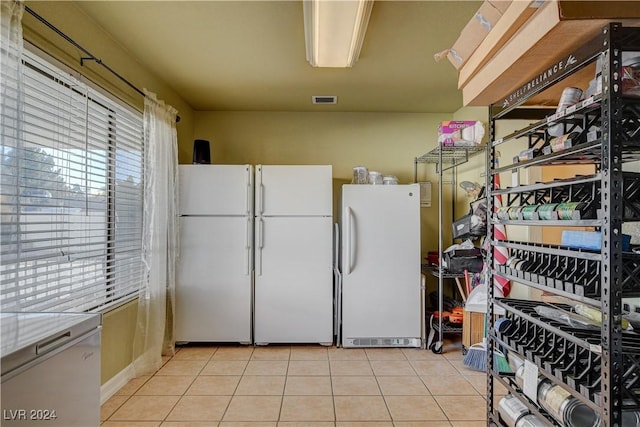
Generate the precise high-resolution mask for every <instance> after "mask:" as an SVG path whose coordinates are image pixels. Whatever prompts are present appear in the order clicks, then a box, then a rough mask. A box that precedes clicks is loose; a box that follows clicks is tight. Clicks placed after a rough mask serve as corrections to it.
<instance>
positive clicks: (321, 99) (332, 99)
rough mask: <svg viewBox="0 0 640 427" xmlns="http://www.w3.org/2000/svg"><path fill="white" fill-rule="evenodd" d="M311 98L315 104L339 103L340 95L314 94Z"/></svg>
mask: <svg viewBox="0 0 640 427" xmlns="http://www.w3.org/2000/svg"><path fill="white" fill-rule="evenodd" d="M311 99H312V100H313V103H314V104H337V103H338V97H337V96H335V95H330V96H318V95H314V96H312V97H311Z"/></svg>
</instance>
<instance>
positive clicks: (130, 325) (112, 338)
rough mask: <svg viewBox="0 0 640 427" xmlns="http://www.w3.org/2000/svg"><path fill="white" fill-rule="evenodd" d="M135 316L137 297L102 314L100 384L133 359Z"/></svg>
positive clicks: (136, 313) (136, 312)
mask: <svg viewBox="0 0 640 427" xmlns="http://www.w3.org/2000/svg"><path fill="white" fill-rule="evenodd" d="M137 316H138V300H137V299H134V300H133V301H130V302H128V303H126V304H124V305H122V306H120V307H118V308H116V309H114V310H111V311H109V312H107V313H104V315H103V316H102V352H101V370H100V383H101V384H104V383H105V382H107V381H109V379H111V378H112V377H113V376H114V375H116V374H117V373H118V372H120V371H121V370H123V369H124V368H126V367H127V366H128V365H129V364H130V363H131V362H132V361H133V336H134V334H135V326H136V319H137Z"/></svg>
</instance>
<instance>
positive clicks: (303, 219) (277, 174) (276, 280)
mask: <svg viewBox="0 0 640 427" xmlns="http://www.w3.org/2000/svg"><path fill="white" fill-rule="evenodd" d="M332 214H333V184H332V168H331V166H325V165H313V166H276V165H258V166H256V176H255V267H254V268H255V276H254V277H255V284H254V293H255V295H254V341H255V343H256V344H259V345H265V344H270V343H321V344H326V345H330V344H332V342H333V263H332V254H333V248H332V241H333V231H332V222H333V221H332Z"/></svg>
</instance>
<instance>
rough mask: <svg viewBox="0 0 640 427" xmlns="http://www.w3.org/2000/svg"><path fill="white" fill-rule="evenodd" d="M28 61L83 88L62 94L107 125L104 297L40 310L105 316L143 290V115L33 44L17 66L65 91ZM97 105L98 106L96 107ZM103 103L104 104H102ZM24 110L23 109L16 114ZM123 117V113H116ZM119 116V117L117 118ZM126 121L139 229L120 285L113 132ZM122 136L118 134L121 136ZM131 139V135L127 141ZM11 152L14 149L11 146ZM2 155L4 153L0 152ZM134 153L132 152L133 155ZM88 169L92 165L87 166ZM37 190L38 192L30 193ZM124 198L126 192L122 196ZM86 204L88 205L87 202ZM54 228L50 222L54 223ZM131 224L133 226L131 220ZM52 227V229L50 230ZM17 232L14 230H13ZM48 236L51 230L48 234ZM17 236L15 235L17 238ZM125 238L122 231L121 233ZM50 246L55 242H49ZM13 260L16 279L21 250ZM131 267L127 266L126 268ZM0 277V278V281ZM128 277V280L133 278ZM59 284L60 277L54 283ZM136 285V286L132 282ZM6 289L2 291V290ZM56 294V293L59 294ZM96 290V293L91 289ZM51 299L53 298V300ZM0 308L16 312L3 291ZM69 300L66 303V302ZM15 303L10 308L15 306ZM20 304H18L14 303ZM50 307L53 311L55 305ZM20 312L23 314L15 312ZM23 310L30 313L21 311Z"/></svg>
mask: <svg viewBox="0 0 640 427" xmlns="http://www.w3.org/2000/svg"><path fill="white" fill-rule="evenodd" d="M30 56H32V57H34V58H36V60H37V61H43V62H45V63H46V64H47V66H49V67H51V68H52V69H55V71H56V72H60V73H61V74H62V75H65V76H68V77H70V79H72V80H75V81H77V82H79V83H80V84H81V85H82V91H84V93H82V91H78V90H77V89H75V88H73V87H70V86H68V85H67V89H68V90H70V91H75V92H77V93H78V94H80V95H81V96H83V97H84V99H85V102H86V103H87V111H88V109H89V103H95V104H96V105H99V106H100V107H102V108H104V110H105V111H106V117H107V118H108V119H107V121H106V126H105V128H104V130H105V132H106V133H105V136H106V139H105V146H104V151H105V162H104V169H102V170H103V172H104V174H105V181H106V185H105V194H106V196H105V204H106V206H105V222H104V224H105V225H106V229H105V237H104V239H103V241H102V242H101V244H103V250H104V254H103V255H100V257H102V258H103V259H104V261H103V267H102V273H101V274H102V276H103V280H104V291H100V293H103V295H102V296H101V297H96V296H92V297H90V298H86V299H85V298H84V297H82V298H79V299H78V300H77V301H76V302H75V303H73V306H72V307H67V306H65V307H64V309H63V310H45V311H83V312H94V313H104V312H107V311H111V310H113V309H115V308H117V307H119V306H121V305H123V304H126V303H128V302H130V301H132V300H134V299H136V298H138V297H139V296H140V292H141V290H142V285H143V277H144V271H143V269H142V237H143V236H142V220H141V218H142V214H143V212H144V197H142V192H143V191H144V185H145V182H144V158H145V155H146V151H145V144H144V129H143V126H144V118H143V113H142V111H140V109H138V108H135V107H133V106H132V105H131V104H129V103H128V102H126V101H123V100H122V99H120V98H118V97H117V96H115V95H113V94H112V93H110V92H108V91H107V90H105V89H103V88H101V87H100V86H98V85H96V84H95V83H93V82H92V81H90V80H89V79H88V78H87V77H85V76H83V75H82V74H81V73H79V72H78V71H77V70H73V69H72V68H70V67H68V66H67V65H65V64H63V63H61V62H60V61H59V60H57V59H55V58H53V57H52V56H51V55H49V54H47V53H46V52H43V51H42V50H40V49H39V48H38V47H36V46H35V45H33V44H31V43H28V42H27V41H25V42H24V52H23V58H22V66H23V67H30V68H31V69H32V70H34V71H37V72H39V73H40V74H42V75H43V76H46V78H50V79H52V80H53V81H54V82H57V83H59V84H61V85H63V86H64V83H63V82H62V81H59V80H58V79H57V76H56V75H50V74H48V73H47V72H46V71H47V70H44V69H41V68H38V67H37V66H35V65H29V62H30V61H33V60H32V59H31V58H30ZM24 93H25V89H24V87H23V89H22V91H21V94H20V95H21V96H24ZM101 101H102V102H101ZM109 102H112V103H113V104H114V106H110V105H108V104H109ZM103 104H104V105H103ZM121 109H122V110H123V111H124V112H125V113H128V114H130V115H131V116H127V117H125V118H124V119H122V118H120V122H118V117H119V116H118V112H120V110H121ZM21 111H24V110H21ZM18 114H19V115H20V114H22V112H20V113H18ZM120 114H122V113H120ZM120 117H122V116H120ZM131 118H135V122H134V121H133V120H132V121H131V123H134V124H135V126H134V127H132V129H134V131H135V132H134V133H133V135H135V136H136V138H133V139H132V141H137V140H138V136H139V147H138V146H134V148H133V149H134V150H138V149H139V154H140V156H139V164H136V165H135V167H134V168H132V169H135V172H138V173H139V182H138V183H137V185H138V190H139V191H138V192H137V193H136V195H137V194H138V193H140V194H139V197H138V198H137V199H135V200H136V202H137V201H138V200H139V204H136V205H134V209H133V210H134V211H136V212H137V213H138V215H139V218H136V221H138V220H139V223H140V224H139V225H140V229H139V230H134V231H135V234H134V239H129V237H126V238H125V241H124V243H125V246H127V245H130V244H131V242H133V241H135V240H136V239H135V238H136V237H137V236H138V235H139V239H137V240H138V241H137V244H136V245H134V246H133V249H129V248H127V249H125V250H126V252H127V253H128V252H129V251H131V250H133V252H134V256H133V259H134V261H126V262H125V263H124V264H126V266H125V267H121V268H122V269H126V268H129V269H131V268H132V269H131V270H127V274H126V275H125V276H126V277H125V279H126V280H123V282H122V283H118V281H117V280H118V278H119V269H118V267H119V261H120V260H121V258H119V257H118V255H119V252H118V243H121V242H120V241H119V240H118V238H119V235H118V231H119V230H118V224H117V222H118V217H117V210H116V206H117V203H116V201H117V199H118V167H117V165H118V158H117V157H118V150H121V149H122V150H123V149H124V148H123V147H120V148H119V145H118V142H119V141H120V139H119V138H118V131H121V130H122V126H125V127H127V126H129V125H130V123H129V121H128V120H130V119H131ZM123 120H125V122H124V124H123ZM24 123H25V120H24V118H21V121H20V124H19V125H20V126H21V127H22V126H24ZM90 125H91V122H90V119H89V113H88V112H87V118H86V122H85V129H87V132H88V129H89V126H90ZM128 131H129V129H127V130H125V131H124V132H128ZM120 133H122V132H120ZM128 137H130V136H128ZM128 137H125V146H126V147H128V145H127V144H126V143H129V142H130V141H129V139H127V138H128ZM87 138H88V136H87V137H85V148H84V151H83V152H82V153H83V158H84V159H85V161H87V162H88V160H87V159H88V158H89V157H90V155H89V152H90V150H89V148H88V145H87V144H88V139H87ZM20 141H21V142H22V143H23V144H19V145H18V147H20V146H21V147H22V148H23V149H24V147H26V146H27V145H28V142H27V141H26V139H25V137H24V135H22V136H21V138H20ZM3 148H4V147H3ZM14 148H16V147H14ZM51 149H52V150H56V149H57V148H55V147H51ZM3 153H4V151H3ZM136 153H137V151H136ZM135 159H136V162H137V159H138V158H137V157H136V158H135ZM92 168H93V166H92ZM125 169H127V170H128V168H126V167H125ZM85 173H86V176H85V178H84V179H85V182H87V181H88V180H89V171H88V169H87V170H86V171H85ZM20 188H21V186H20V184H19V183H18V181H17V178H16V203H15V208H16V209H17V210H20V209H21V206H20V203H21V202H20V200H21V198H22V197H21V195H20ZM35 190H38V189H35ZM125 193H126V191H125ZM0 194H4V193H3V192H0ZM88 198H89V197H88V193H85V200H88ZM87 203H88V202H87ZM87 206H88V204H87ZM19 215H20V214H18V213H16V217H19ZM54 224H55V223H54ZM134 224H136V223H135V221H134ZM52 226H53V225H52ZM16 230H17V229H16ZM50 231H51V230H50ZM18 234H20V233H18ZM125 234H126V232H125ZM20 241H21V238H19V237H18V238H17V241H16V245H17V246H19V245H20ZM54 241H55V240H54ZM15 253H16V255H17V257H18V260H17V261H15V264H16V266H17V267H16V268H15V271H16V274H18V272H19V271H21V268H22V267H20V257H21V250H20V249H17V250H16V252H15ZM136 258H137V259H139V262H138V264H139V265H138V266H136V261H135V259H136ZM131 266H132V267H131ZM129 271H132V273H129ZM0 277H2V276H0ZM132 278H133V279H132ZM2 279H3V280H4V277H2ZM14 280H16V283H19V279H14ZM57 280H59V278H58V279H57ZM136 282H137V283H136ZM75 284H76V283H75V282H72V283H71V284H69V285H68V286H69V287H72V286H73V285H75ZM5 285H6V284H4V283H3V284H2V286H1V288H5ZM12 286H13V288H14V291H13V292H18V290H19V288H20V286H19V285H12ZM91 286H96V285H95V284H94V285H90V286H86V285H81V286H80V289H81V290H85V289H88V290H91V289H92V288H91ZM61 287H63V286H61V285H60V286H58V288H61ZM5 289H6V288H5ZM5 289H1V290H2V291H4V290H5ZM45 289H49V288H48V285H47V286H45ZM58 290H59V289H58ZM96 291H97V288H96ZM40 292H42V291H39V292H36V294H38V295H39V293H40ZM120 292H122V293H123V294H122V295H118V293H120ZM54 298H56V297H55V296H54ZM0 299H1V300H0V305H1V306H2V311H15V310H11V308H9V309H6V308H5V307H4V305H5V301H4V299H5V298H4V292H2V294H0ZM11 300H17V301H20V300H21V299H20V298H17V297H12V298H11ZM67 301H68V300H67ZM91 301H94V302H95V305H93V306H91V307H89V308H83V309H82V310H80V309H79V307H85V306H86V304H87V303H89V302H91ZM15 304H18V302H16V303H15ZM15 304H14V306H15ZM18 305H19V304H18ZM54 308H55V306H54ZM20 311H23V310H20ZM24 311H29V310H28V309H27V310H24Z"/></svg>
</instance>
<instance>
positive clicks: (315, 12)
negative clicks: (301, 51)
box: [303, 0, 373, 68]
mask: <svg viewBox="0 0 640 427" xmlns="http://www.w3.org/2000/svg"><path fill="white" fill-rule="evenodd" d="M372 8H373V0H303V10H304V33H305V44H306V49H307V61H309V63H310V64H311V65H313V66H314V67H336V68H337V67H352V66H353V64H355V62H356V61H357V60H358V56H359V55H360V49H361V48H362V43H363V41H364V35H365V32H366V31H367V24H368V23H369V16H371V9H372Z"/></svg>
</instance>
